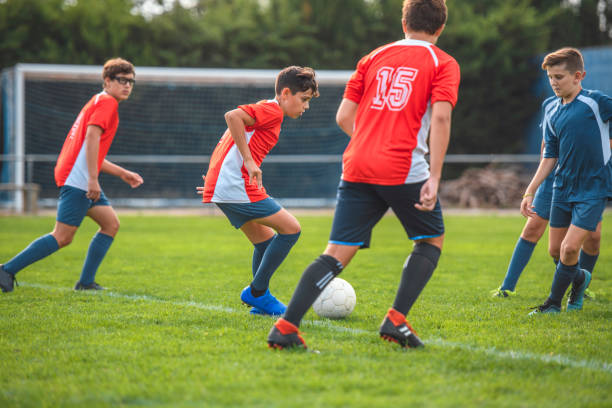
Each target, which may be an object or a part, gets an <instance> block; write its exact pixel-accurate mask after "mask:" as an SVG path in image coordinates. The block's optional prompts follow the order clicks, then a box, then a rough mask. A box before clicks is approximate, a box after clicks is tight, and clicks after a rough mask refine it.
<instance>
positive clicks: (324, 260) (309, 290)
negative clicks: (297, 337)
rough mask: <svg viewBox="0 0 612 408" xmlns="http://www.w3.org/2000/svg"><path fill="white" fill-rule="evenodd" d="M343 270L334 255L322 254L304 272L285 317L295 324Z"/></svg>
mask: <svg viewBox="0 0 612 408" xmlns="http://www.w3.org/2000/svg"><path fill="white" fill-rule="evenodd" d="M340 272H342V264H341V263H340V262H339V261H338V260H337V259H336V258H334V257H333V256H329V255H321V256H319V257H318V258H317V259H315V260H314V261H313V262H312V263H311V264H310V265H308V267H307V268H306V269H305V270H304V273H302V277H301V278H300V282H299V283H298V285H297V288H295V291H294V292H293V296H292V297H291V300H290V301H289V304H288V305H287V310H286V311H285V315H284V316H283V318H284V319H285V320H287V321H289V322H291V323H292V324H294V325H295V326H298V327H299V325H300V322H301V321H302V318H303V317H304V315H305V314H306V312H307V311H308V309H309V308H310V306H312V304H313V303H314V301H315V300H317V298H318V297H319V295H320V294H321V292H323V289H325V287H326V286H327V285H328V284H329V282H331V280H332V279H333V278H334V277H336V276H338V275H339V274H340Z"/></svg>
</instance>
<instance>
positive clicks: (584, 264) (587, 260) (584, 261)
mask: <svg viewBox="0 0 612 408" xmlns="http://www.w3.org/2000/svg"><path fill="white" fill-rule="evenodd" d="M598 257H599V254H595V255H589V254H587V253H586V252H584V251H583V250H582V249H581V250H580V257H579V258H578V264H579V265H580V268H582V269H586V270H587V271H589V272H591V273H593V269H594V268H595V262H597V258H598Z"/></svg>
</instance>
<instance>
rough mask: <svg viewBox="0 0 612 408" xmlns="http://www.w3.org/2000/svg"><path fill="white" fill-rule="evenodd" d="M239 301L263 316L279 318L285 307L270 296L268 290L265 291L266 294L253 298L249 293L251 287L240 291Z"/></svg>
mask: <svg viewBox="0 0 612 408" xmlns="http://www.w3.org/2000/svg"><path fill="white" fill-rule="evenodd" d="M240 300H242V301H243V302H244V303H246V304H247V305H249V306H253V307H255V308H257V309H259V310H260V311H262V312H263V313H264V314H268V315H271V316H280V315H282V314H283V313H285V310H286V309H287V306H285V305H284V304H282V303H281V302H279V301H278V299H276V298H275V297H274V296H272V294H271V293H270V289H266V293H264V294H263V295H261V296H257V297H255V296H253V294H252V293H251V287H250V286H247V287H246V288H244V289H243V290H242V293H241V294H240Z"/></svg>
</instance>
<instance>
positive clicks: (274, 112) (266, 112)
mask: <svg viewBox="0 0 612 408" xmlns="http://www.w3.org/2000/svg"><path fill="white" fill-rule="evenodd" d="M238 109H242V110H243V111H245V112H246V113H247V115H249V116H250V117H252V118H253V119H255V124H254V125H253V126H252V127H253V128H264V129H267V128H272V127H275V126H277V125H278V124H279V123H280V122H282V121H283V112H282V110H281V109H280V107H279V106H278V104H276V102H270V103H266V102H263V103H262V102H260V103H253V104H249V105H240V106H238Z"/></svg>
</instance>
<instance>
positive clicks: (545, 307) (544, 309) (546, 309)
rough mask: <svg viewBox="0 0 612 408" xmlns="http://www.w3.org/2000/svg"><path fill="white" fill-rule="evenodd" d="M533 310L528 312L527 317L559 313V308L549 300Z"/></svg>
mask: <svg viewBox="0 0 612 408" xmlns="http://www.w3.org/2000/svg"><path fill="white" fill-rule="evenodd" d="M534 309H535V310H533V311H532V312H529V315H528V316H533V315H538V314H544V313H560V312H561V308H560V307H559V306H557V305H555V304H553V303H552V302H550V300H549V299H546V302H544V303H542V304H541V305H540V306H536V307H534Z"/></svg>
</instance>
